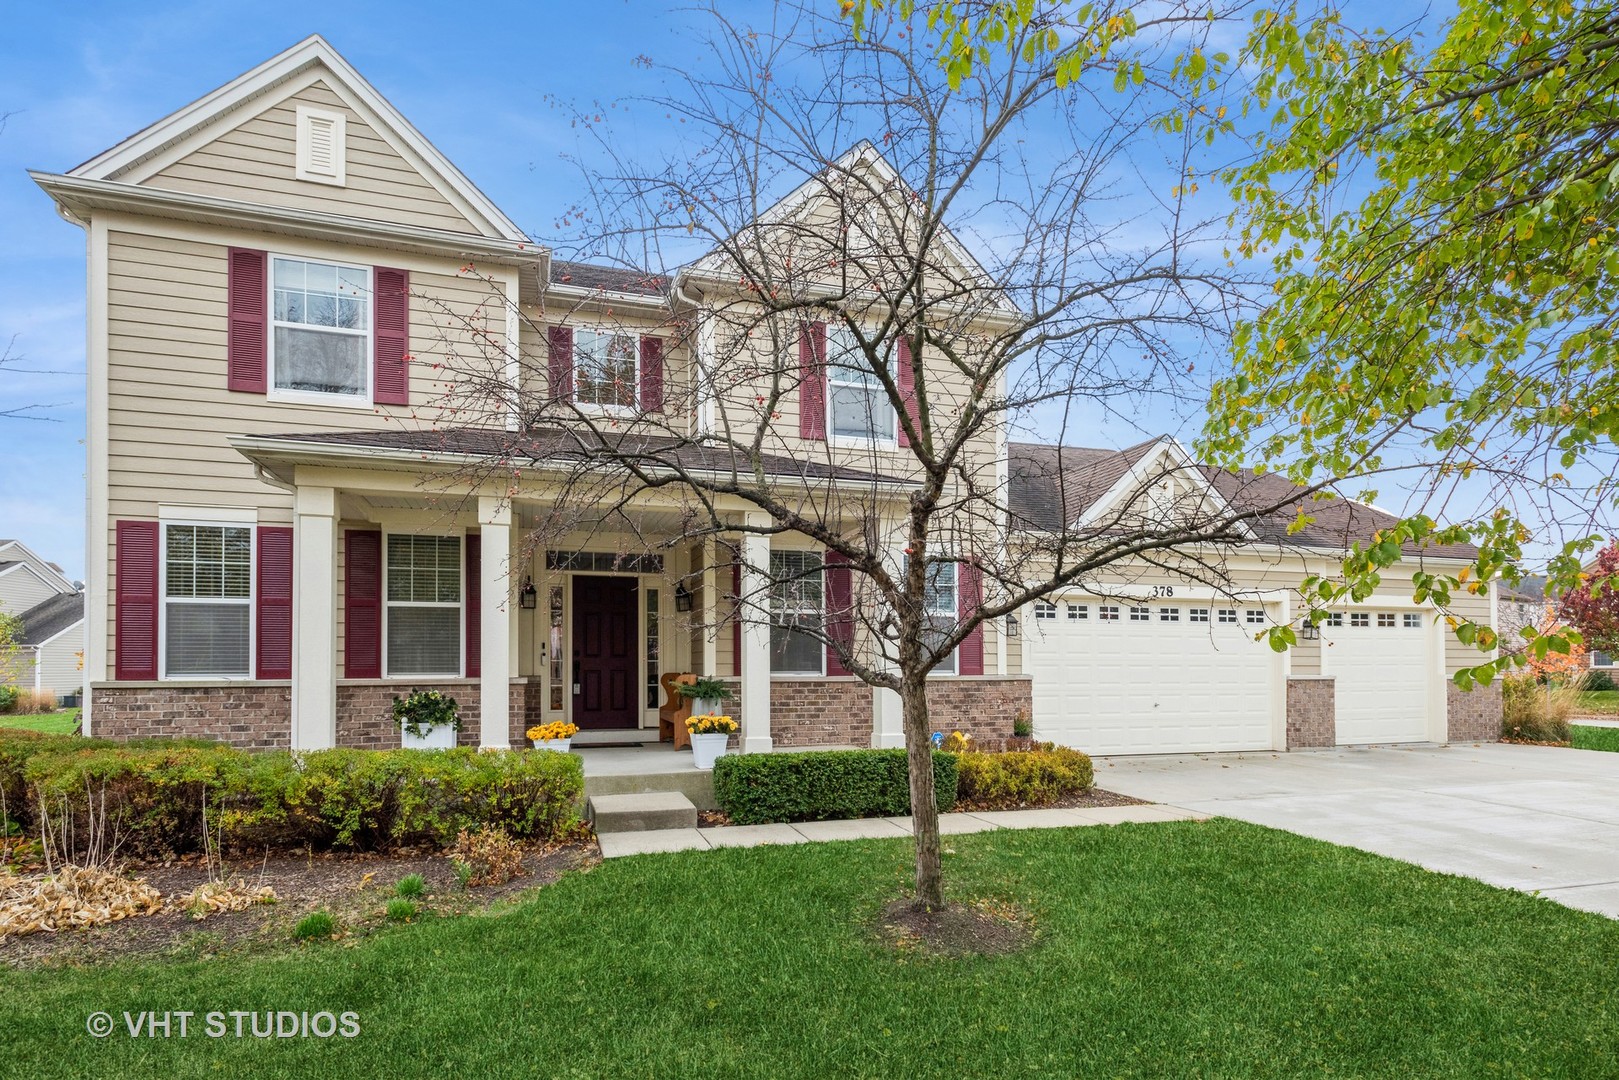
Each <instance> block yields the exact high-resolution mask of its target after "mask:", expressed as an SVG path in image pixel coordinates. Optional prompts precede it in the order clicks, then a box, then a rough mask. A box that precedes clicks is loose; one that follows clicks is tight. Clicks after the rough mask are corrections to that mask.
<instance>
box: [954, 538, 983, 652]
mask: <svg viewBox="0 0 1619 1080" xmlns="http://www.w3.org/2000/svg"><path fill="white" fill-rule="evenodd" d="M956 594H957V595H956V608H957V612H958V617H959V618H962V619H967V618H971V617H972V616H973V615H976V614H977V613H978V608H979V606H980V605H982V604H983V602H984V584H983V575H982V573H981V572H980V571H979V569H978V567H976V566H974V565H973V564H972V563H957V564H956ZM983 673H984V624H983V623H979V624H978V625H977V626H975V627H973V632H972V633H970V634H968V635H967V636H966V637H965V638H963V639H962V642H961V644H960V645H959V646H957V648H956V674H958V675H982V674H983Z"/></svg>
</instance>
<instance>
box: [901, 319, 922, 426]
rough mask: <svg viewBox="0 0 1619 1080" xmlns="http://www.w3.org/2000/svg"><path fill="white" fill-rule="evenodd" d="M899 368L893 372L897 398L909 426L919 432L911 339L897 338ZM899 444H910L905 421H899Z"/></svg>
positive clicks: (919, 421) (919, 424)
mask: <svg viewBox="0 0 1619 1080" xmlns="http://www.w3.org/2000/svg"><path fill="white" fill-rule="evenodd" d="M898 351H899V370H898V371H897V372H895V375H894V384H895V385H896V386H897V387H898V388H899V399H900V401H901V402H903V403H904V405H905V415H906V416H908V417H910V420H911V426H912V427H915V428H916V429H917V434H919V435H920V434H921V420H920V418H919V414H918V411H917V407H916V365H915V363H914V362H913V361H912V360H911V339H910V338H908V337H902V338H900V339H899V350H898ZM899 444H900V445H901V446H909V445H911V437H910V436H909V435H907V434H906V433H905V422H904V421H903V420H902V421H900V423H899Z"/></svg>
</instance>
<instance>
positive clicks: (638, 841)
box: [596, 806, 1208, 859]
mask: <svg viewBox="0 0 1619 1080" xmlns="http://www.w3.org/2000/svg"><path fill="white" fill-rule="evenodd" d="M1207 816H1208V815H1206V814H1200V813H1197V812H1195V811H1192V810H1183V809H1181V808H1180V807H1178V806H1096V807H1086V808H1084V809H1075V810H997V811H985V812H982V813H976V814H943V815H941V816H940V817H939V832H940V834H941V835H944V836H955V835H959V834H961V833H975V832H989V831H990V830H992V829H1054V828H1067V827H1070V826H1074V825H1122V824H1124V823H1125V822H1139V821H1201V820H1202V819H1203V818H1205V817H1207ZM910 835H911V819H910V818H908V817H886V818H860V819H857V820H854V821H801V822H799V823H798V824H796V825H722V826H720V827H718V828H712V829H658V830H655V831H650V832H622V833H606V834H605V835H602V836H598V837H597V838H596V842H597V843H599V844H600V845H601V849H602V858H604V859H615V858H618V857H620V856H623V855H650V854H655V853H658V852H666V851H703V850H707V849H709V848H722V847H759V846H761V845H764V844H808V843H815V842H820V841H824V840H872V839H885V838H886V839H895V838H898V837H906V836H910Z"/></svg>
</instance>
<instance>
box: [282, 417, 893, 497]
mask: <svg viewBox="0 0 1619 1080" xmlns="http://www.w3.org/2000/svg"><path fill="white" fill-rule="evenodd" d="M274 438H276V439H279V440H285V441H290V442H300V443H309V444H311V446H315V445H321V444H325V445H330V446H352V447H372V448H375V449H379V450H406V451H412V452H419V453H422V454H424V455H429V454H456V455H462V454H466V455H476V456H488V457H498V458H504V459H507V460H508V461H511V462H512V463H513V464H517V465H524V464H533V465H539V464H544V463H547V462H551V463H556V464H558V465H562V466H569V465H573V464H578V463H580V462H584V461H590V460H592V459H605V458H606V457H607V456H608V455H610V454H614V453H628V454H645V455H649V456H651V455H656V456H658V457H661V458H663V459H664V460H668V461H672V462H677V463H678V464H680V466H681V467H683V468H686V469H691V470H694V471H699V470H700V471H705V472H720V471H728V470H730V469H731V468H732V466H733V465H737V466H738V467H739V468H740V469H742V470H744V471H751V466H750V465H749V464H748V463H747V462H745V461H744V462H738V461H737V455H736V454H735V453H734V452H733V451H731V450H730V449H728V448H725V447H715V446H699V445H696V444H693V443H686V442H684V440H681V439H677V438H674V437H671V436H658V435H647V434H639V433H625V434H623V435H620V436H618V437H617V439H616V440H615V441H612V442H611V443H610V444H609V443H591V442H587V441H586V440H587V438H588V435H587V433H585V432H574V431H563V430H561V429H538V430H532V431H525V432H509V431H500V430H496V429H494V428H441V429H438V430H427V429H415V430H408V429H407V430H391V431H312V432H304V433H298V434H292V435H279V434H278V435H275V436H274ZM759 462H760V464H761V465H762V466H763V468H764V473H765V475H766V476H776V477H782V478H789V477H790V478H799V479H806V480H827V479H833V480H845V481H849V482H855V483H872V482H875V483H886V484H902V483H906V482H907V481H905V480H904V479H903V478H901V477H897V476H888V475H885V474H883V473H876V472H866V471H863V470H860V469H849V468H844V467H842V466H833V465H829V464H826V463H825V462H820V461H815V460H812V459H809V458H791V457H786V456H783V455H780V454H761V455H759ZM648 463H649V464H651V463H652V462H651V461H649V462H648Z"/></svg>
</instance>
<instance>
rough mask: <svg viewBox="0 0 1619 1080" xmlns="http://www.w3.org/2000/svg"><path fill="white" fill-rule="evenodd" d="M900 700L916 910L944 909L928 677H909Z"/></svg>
mask: <svg viewBox="0 0 1619 1080" xmlns="http://www.w3.org/2000/svg"><path fill="white" fill-rule="evenodd" d="M900 701H901V703H902V705H903V715H904V718H905V753H906V757H907V759H908V761H909V763H910V773H911V828H912V833H913V835H914V836H915V838H916V907H917V909H918V910H921V911H938V910H940V909H941V908H943V907H944V873H943V869H942V867H941V866H940V865H939V803H938V798H937V795H936V794H935V792H934V788H933V743H932V741H931V740H930V739H929V738H928V736H929V734H930V733H929V731H928V694H927V676H926V675H925V674H924V675H911V676H907V677H906V678H905V679H904V681H903V682H902V683H901V689H900Z"/></svg>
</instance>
